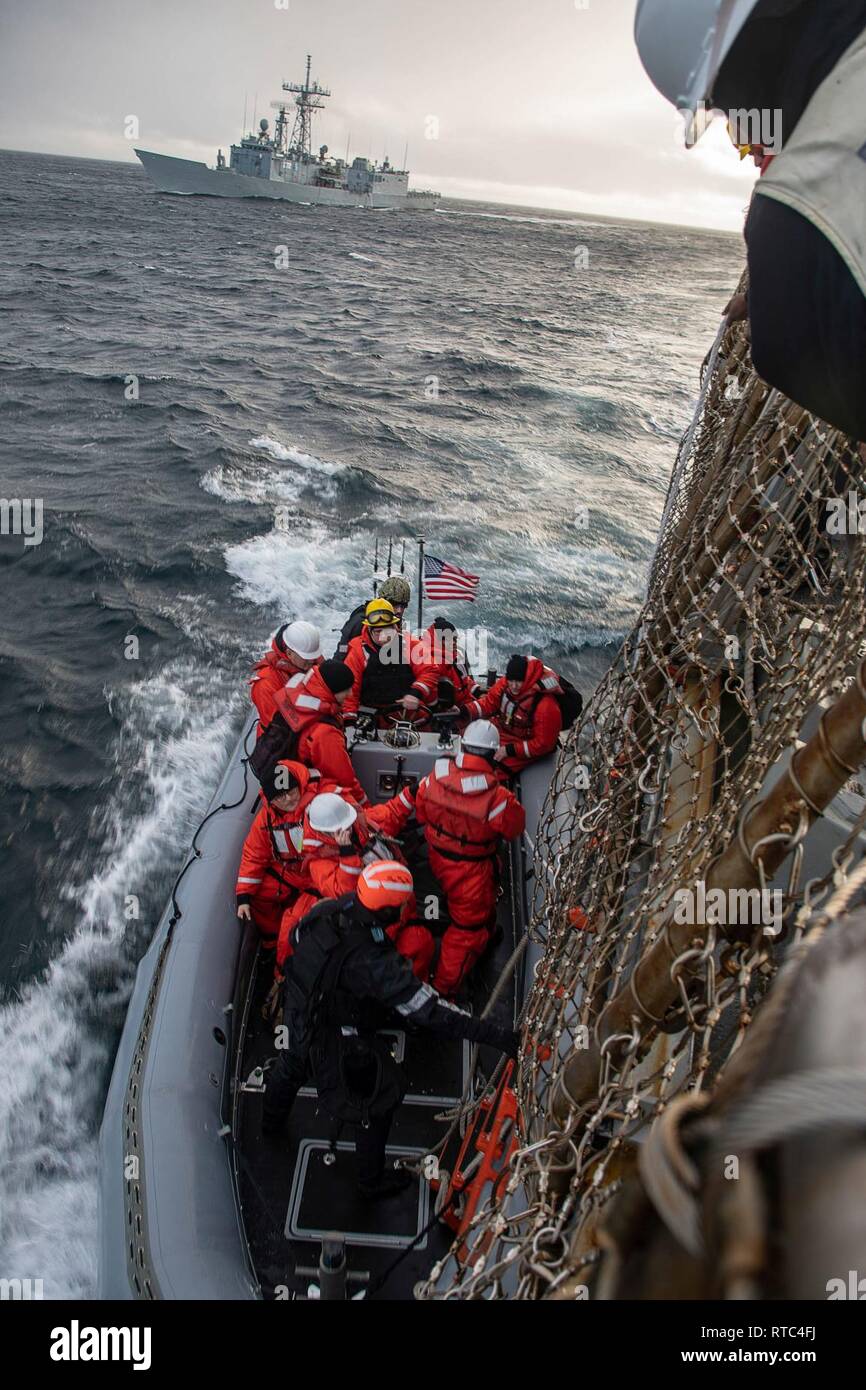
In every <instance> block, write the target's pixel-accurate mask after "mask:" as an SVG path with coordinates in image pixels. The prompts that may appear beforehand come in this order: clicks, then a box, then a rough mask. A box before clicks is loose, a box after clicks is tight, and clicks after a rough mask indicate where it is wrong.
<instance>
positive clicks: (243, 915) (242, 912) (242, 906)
mask: <svg viewBox="0 0 866 1390" xmlns="http://www.w3.org/2000/svg"><path fill="white" fill-rule="evenodd" d="M252 915H253V914H252V913H251V912H250V905H249V903H238V917H239V918H240V920H241V921H242V922H249V921H251V920H252Z"/></svg>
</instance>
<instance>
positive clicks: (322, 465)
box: [250, 434, 342, 477]
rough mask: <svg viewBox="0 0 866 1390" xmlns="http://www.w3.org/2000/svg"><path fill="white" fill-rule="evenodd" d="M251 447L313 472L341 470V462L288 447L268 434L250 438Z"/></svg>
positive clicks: (335, 471) (334, 472)
mask: <svg viewBox="0 0 866 1390" xmlns="http://www.w3.org/2000/svg"><path fill="white" fill-rule="evenodd" d="M250 448H251V449H259V450H261V452H262V453H263V454H270V456H271V458H275V459H276V460H277V461H278V462H279V463H296V464H297V465H298V467H299V468H307V469H309V470H310V471H311V472H313V473H327V474H328V475H329V476H330V477H333V475H334V474H336V473H340V472H342V464H339V463H328V462H327V461H326V460H325V459H319V458H316V456H315V454H305V453H304V452H303V451H302V450H301V449H296V448H294V446H293V445H289V446H288V447H287V446H286V445H285V444H281V443H280V441H279V440H278V439H271V437H270V435H267V434H260V435H257V436H256V438H255V439H251V440H250Z"/></svg>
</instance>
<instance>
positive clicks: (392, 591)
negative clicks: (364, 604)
mask: <svg viewBox="0 0 866 1390" xmlns="http://www.w3.org/2000/svg"><path fill="white" fill-rule="evenodd" d="M411 593H412V590H411V589H410V588H409V581H408V579H403V578H402V577H401V576H400V575H399V574H392V575H391V577H390V579H385V580H384V581H383V582H382V583H381V584H380V585H379V598H386V599H387V600H388V602H389V603H403V604H408V602H409V598H410V596H411Z"/></svg>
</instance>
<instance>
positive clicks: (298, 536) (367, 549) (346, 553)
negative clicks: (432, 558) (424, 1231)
mask: <svg viewBox="0 0 866 1390" xmlns="http://www.w3.org/2000/svg"><path fill="white" fill-rule="evenodd" d="M225 563H226V569H227V570H228V572H229V574H232V575H234V577H235V578H236V579H237V580H238V582H239V585H240V595H241V597H243V598H245V599H248V600H249V601H250V602H252V603H255V604H259V605H260V606H262V607H265V608H275V609H277V616H279V617H280V619H281V621H284V622H285V621H289V620H290V619H291V618H292V617H301V616H303V617H305V618H310V620H311V621H312V622H314V623H315V624H316V626H317V627H318V628H319V630H320V632H321V634H322V640H323V642H324V645H325V649H326V651H327V650H330V648H331V645H332V643H331V637H332V635H333V642H334V644H336V635H335V634H336V633H338V632H339V630H340V628H341V627H342V625H343V623H344V622H345V620H346V616H347V614H348V613H350V612H351V610H352V609H353V608H354V607H355V606H356V605H357V604H359V603H360V602H361V601H362V599H364V598H367V597H368V596H369V594H370V591H371V587H372V585H371V578H370V576H371V575H372V572H373V554H372V548H371V541H370V537H369V536H366V535H357V536H348V537H346V538H344V539H338V538H335V537H334V536H333V535H330V534H329V533H328V532H327V531H326V530H325V529H324V528H323V527H318V526H315V527H304V529H303V530H300V529H299V530H297V531H295V532H291V533H284V532H281V531H268V532H266V533H265V534H264V535H260V536H255V537H253V539H252V540H248V541H243V542H242V543H241V544H240V545H232V546H229V547H228V549H227V550H226V551H225Z"/></svg>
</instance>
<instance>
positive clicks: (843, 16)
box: [713, 0, 866, 440]
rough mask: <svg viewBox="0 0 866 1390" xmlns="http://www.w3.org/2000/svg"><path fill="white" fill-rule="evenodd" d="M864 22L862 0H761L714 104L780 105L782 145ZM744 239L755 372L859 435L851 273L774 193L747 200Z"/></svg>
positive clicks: (865, 414)
mask: <svg viewBox="0 0 866 1390" xmlns="http://www.w3.org/2000/svg"><path fill="white" fill-rule="evenodd" d="M864 27H866V0H761V3H760V4H759V5H758V6H757V7H756V9H755V12H754V14H753V16H752V18H751V19H750V21H749V23H748V24H747V25H746V26H745V27H744V29H743V30H742V32H741V33H740V35H739V37H738V38H737V41H736V42H735V44H734V45H733V47H732V49H731V51H730V53H729V54H728V56H727V58H726V59H725V62H724V64H723V65H722V69H721V72H720V73H719V76H718V79H717V82H716V87H715V91H714V93H713V104H714V105H715V106H717V107H719V108H720V109H721V110H723V111H729V110H739V109H746V110H751V109H755V108H756V109H759V110H768V111H776V110H780V111H781V112H782V136H783V144H784V143H785V142H786V141H787V140H789V139H790V137H791V135H792V134H793V132H794V130H795V128H796V126H797V123H798V121H799V120H800V117H801V116H802V114H803V112H804V111H805V109H806V107H807V106H808V104H809V102H810V101H811V100H812V97H813V96H814V94H815V92H816V91H817V89H818V87H819V86H820V85H821V83H822V82H823V81H824V80H825V78H826V77H828V76H829V75H830V73H831V72H832V71H833V69H834V68H835V66H836V64H837V63H838V62H839V60H840V58H841V57H842V55H843V54H844V53H845V52H846V51H847V49H848V48H850V46H851V44H852V43H853V42H854V40H855V39H856V38H857V36H858V35H859V34H860V33H861V32H862V31H863V28H864ZM864 138H866V126H864ZM864 216H866V210H864ZM746 243H747V246H748V253H749V282H750V283H749V320H750V324H751V332H752V357H753V360H754V363H755V369H756V371H757V372H758V373H759V374H760V376H762V377H763V378H764V380H765V381H767V382H769V383H770V385H771V386H775V387H777V388H778V389H779V390H780V391H783V392H784V393H785V395H787V396H790V397H791V399H792V400H794V401H796V402H797V403H798V405H802V406H805V407H806V409H807V410H809V411H811V412H812V414H814V415H817V416H819V417H820V418H821V419H822V420H826V421H827V422H828V423H829V424H831V425H834V426H835V427H836V428H837V429H841V430H844V431H845V433H846V434H850V435H852V436H853V437H854V438H855V439H860V440H866V299H864V296H863V295H862V293H861V291H860V287H859V285H858V284H857V281H856V280H855V279H854V276H853V275H852V274H851V272H850V270H849V269H848V267H847V266H846V264H845V262H844V261H843V260H842V257H841V256H840V255H839V253H838V251H837V250H836V249H835V247H834V246H832V245H831V243H830V242H829V241H828V240H827V238H826V237H825V236H824V235H823V234H822V233H821V232H820V231H819V230H818V229H817V227H815V226H813V224H812V223H811V222H809V221H808V220H807V219H806V218H805V217H801V216H800V214H799V213H797V212H794V211H793V209H792V208H789V207H787V206H786V205H785V204H784V203H780V202H777V201H776V199H774V198H767V197H763V196H761V195H756V196H755V197H754V198H753V200H752V206H751V209H750V211H749V218H748V221H747V223H746Z"/></svg>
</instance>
